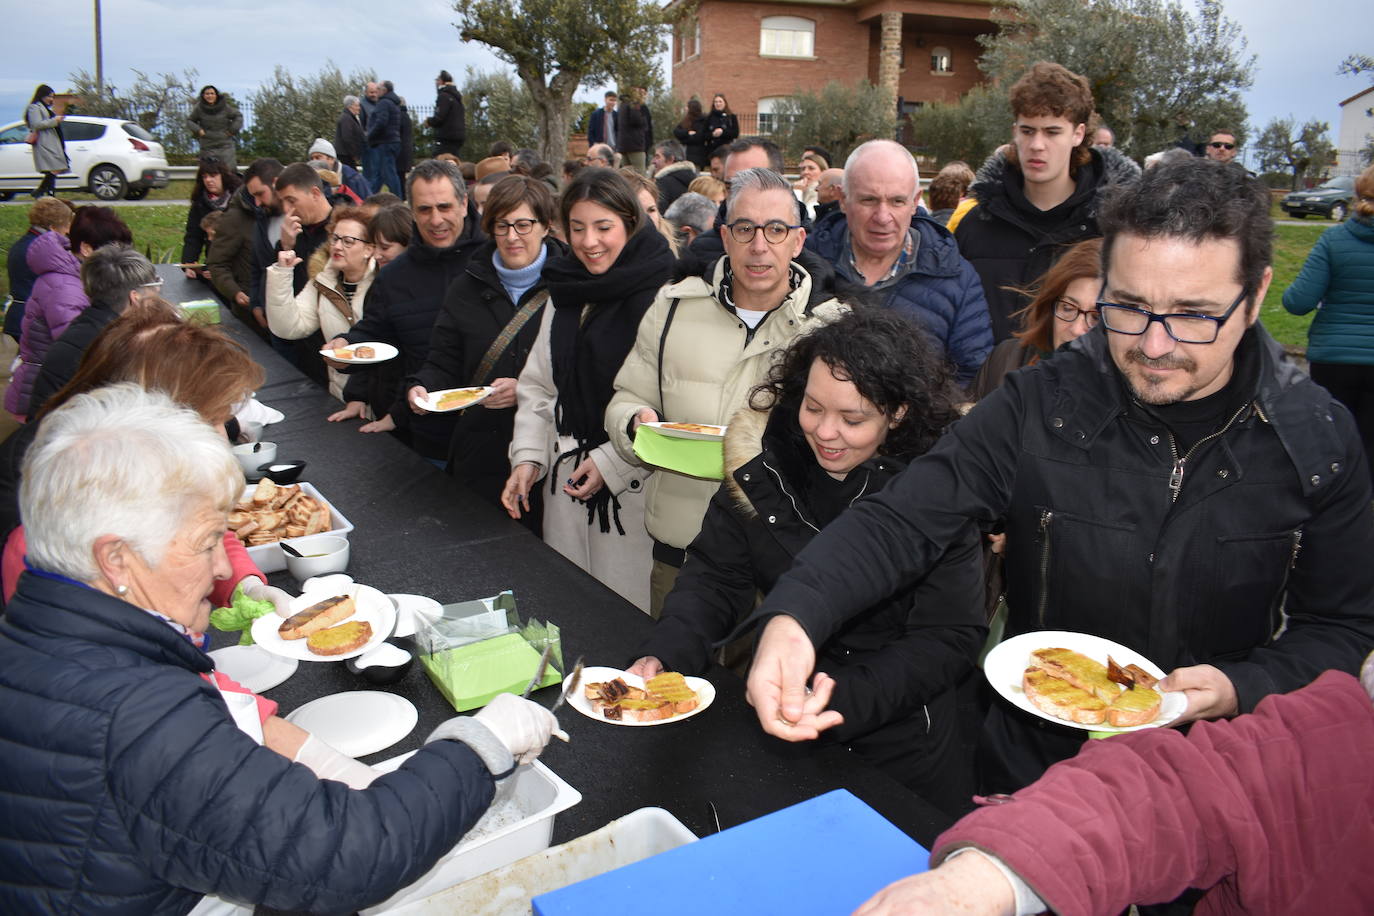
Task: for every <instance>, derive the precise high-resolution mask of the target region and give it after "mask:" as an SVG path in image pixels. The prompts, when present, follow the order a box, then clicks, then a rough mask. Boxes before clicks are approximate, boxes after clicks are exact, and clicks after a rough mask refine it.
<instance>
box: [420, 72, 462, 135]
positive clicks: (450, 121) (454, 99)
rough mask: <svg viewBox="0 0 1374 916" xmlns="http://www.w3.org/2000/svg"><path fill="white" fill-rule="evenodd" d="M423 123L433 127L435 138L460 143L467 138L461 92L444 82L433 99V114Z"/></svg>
mask: <svg viewBox="0 0 1374 916" xmlns="http://www.w3.org/2000/svg"><path fill="white" fill-rule="evenodd" d="M425 123H426V124H428V125H429V126H430V127H432V128H434V139H436V140H447V141H449V142H450V143H458V144H461V143H462V142H463V141H464V140H466V139H467V136H468V125H467V115H466V114H465V113H464V111H463V94H462V93H461V92H459V91H458V87H457V86H454V85H452V84H451V83H445V84H444V85H442V86H440V87H439V94H438V96H436V97H435V100H434V116H433V117H431V118H429V119H428V120H426V122H425Z"/></svg>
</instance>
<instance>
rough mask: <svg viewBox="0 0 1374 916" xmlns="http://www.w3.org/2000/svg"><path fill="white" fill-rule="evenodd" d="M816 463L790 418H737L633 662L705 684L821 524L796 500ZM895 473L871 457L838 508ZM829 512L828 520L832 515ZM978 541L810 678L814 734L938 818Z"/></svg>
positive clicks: (972, 631)
mask: <svg viewBox="0 0 1374 916" xmlns="http://www.w3.org/2000/svg"><path fill="white" fill-rule="evenodd" d="M815 462H816V459H815V456H814V455H813V454H812V452H811V449H810V447H809V446H808V445H807V444H806V441H805V440H804V439H803V438H802V437H801V432H800V430H799V429H798V428H797V423H796V417H795V415H788V416H783V415H781V414H780V413H778V412H777V411H774V412H773V413H772V414H771V415H770V414H766V413H762V412H759V411H755V410H750V409H747V408H746V409H745V410H741V411H740V412H738V413H737V414H735V416H734V417H733V418H732V419H731V421H730V426H729V431H728V432H727V433H726V441H725V467H726V477H725V482H724V483H723V484H722V485H721V487H720V489H719V490H718V491H717V492H716V495H715V496H714V497H713V498H712V500H711V503H710V506H709V508H708V509H707V510H706V515H705V517H704V519H703V521H702V527H701V533H700V534H699V535H698V536H697V538H696V539H695V540H694V541H693V542H692V544H691V546H689V547H688V548H687V562H686V563H685V564H684V565H683V567H682V570H681V572H680V573H679V574H678V577H677V582H676V584H675V585H674V587H673V590H672V592H671V593H670V594H669V595H668V597H667V600H666V601H665V603H664V607H663V614H662V617H661V618H660V619H659V622H658V624H657V625H656V626H655V627H654V629H653V630H652V631H651V632H650V634H649V636H648V638H647V639H646V640H645V641H644V643H643V644H642V645H641V646H640V650H639V651H638V652H637V653H636V657H640V656H645V655H652V656H656V657H657V658H658V659H659V660H660V661H661V662H662V663H663V665H664V667H665V668H666V669H667V670H670V671H682V672H684V673H687V674H702V673H705V671H706V669H707V668H708V667H709V665H710V662H711V647H712V645H713V644H714V643H718V642H720V641H721V640H723V639H724V638H725V637H726V636H727V635H728V634H729V633H730V632H731V631H732V630H733V629H734V628H735V627H736V625H737V624H739V622H740V621H742V620H744V619H745V618H746V617H747V616H748V615H749V612H750V611H751V609H752V608H753V607H754V602H755V597H756V595H757V594H758V593H760V592H762V593H765V594H766V593H767V592H768V591H769V590H770V589H772V588H773V585H774V584H775V583H776V582H777V581H778V580H779V579H780V578H781V577H782V576H783V574H784V573H786V572H787V570H788V569H789V568H791V566H792V563H793V560H794V559H795V558H796V556H797V554H798V553H800V552H801V551H802V549H803V548H804V547H805V546H806V545H807V544H809V543H810V542H811V540H812V538H814V537H815V536H816V533H817V531H818V529H821V528H824V527H825V526H827V525H828V524H830V523H831V522H833V521H834V519H835V516H834V515H833V514H829V513H827V514H821V513H826V512H827V510H824V509H818V508H817V503H816V501H814V500H812V499H810V498H809V496H810V494H809V492H808V490H809V486H810V485H809V479H810V477H811V475H812V474H813V473H814V467H815ZM904 467H905V465H904V464H903V463H902V462H901V461H899V460H896V459H894V458H890V457H883V456H879V457H875V458H872V459H870V460H869V461H867V462H865V463H864V464H862V465H860V466H859V467H858V468H856V469H855V470H853V471H851V472H850V474H849V477H848V478H847V479H846V480H845V487H846V493H852V494H853V495H852V496H851V497H850V498H851V500H857V501H860V502H861V501H862V500H860V497H867V496H868V495H869V494H872V493H876V492H878V491H879V490H881V489H882V488H883V487H884V486H885V485H887V484H888V482H889V481H891V480H892V478H893V475H895V474H896V473H898V472H899V471H901V470H902V469H903V468H904ZM833 511H834V510H833V509H832V510H829V512H831V513H833ZM979 544H980V537H979V533H978V531H977V530H975V528H974V526H973V525H971V524H966V525H964V526H963V530H962V531H961V532H960V533H959V535H958V536H957V537H956V538H955V539H954V541H953V543H951V545H950V546H949V548H948V549H947V550H946V551H945V554H944V556H943V557H942V560H941V562H940V564H939V565H938V566H936V567H935V568H934V569H933V570H932V571H931V573H930V575H928V576H926V577H925V578H924V579H922V580H921V581H919V582H915V583H914V584H910V585H908V586H906V587H904V588H902V589H900V590H899V591H897V592H896V594H894V595H892V596H890V597H882V598H879V599H878V600H875V601H874V602H873V603H872V605H870V606H869V607H868V608H867V609H866V610H865V611H863V612H861V613H860V614H858V615H856V616H855V617H853V618H852V619H851V620H850V621H849V622H848V623H847V624H845V625H844V627H842V628H841V629H839V630H837V631H836V632H835V633H834V634H833V635H831V636H830V637H829V638H828V639H827V640H826V641H825V643H824V644H823V645H822V646H821V647H820V649H819V651H818V653H817V662H816V668H817V670H820V671H825V672H827V673H828V674H830V675H832V676H833V677H834V678H835V682H836V687H835V694H834V697H833V699H832V700H831V703H830V708H831V709H835V710H837V711H839V712H840V713H841V714H843V716H844V720H845V721H844V724H843V725H841V726H838V727H836V728H834V729H832V730H830V731H829V732H827V733H826V734H827V735H828V736H829V738H830V739H831V740H835V741H841V742H845V743H846V744H848V745H849V746H851V747H852V748H853V749H854V750H856V751H858V752H859V753H860V754H863V755H864V756H865V757H867V758H869V759H870V760H871V761H872V762H873V763H875V764H877V765H879V766H882V767H883V768H884V769H887V770H888V771H889V772H890V773H891V775H892V776H893V777H894V778H896V779H898V780H899V781H901V782H904V783H906V784H907V785H908V786H911V787H912V788H914V789H915V790H916V791H918V792H920V793H921V794H922V795H923V796H924V797H926V798H929V799H930V800H932V801H935V802H937V803H939V804H945V805H949V806H950V807H952V808H953V807H957V806H958V804H959V803H960V802H961V801H962V799H949V798H947V797H942V796H944V795H945V793H944V792H943V791H942V790H941V789H939V788H937V787H943V786H944V785H945V784H947V779H946V777H947V776H949V775H952V774H951V773H949V772H948V771H950V770H951V769H958V770H959V771H960V772H962V773H963V774H965V775H966V774H967V773H968V770H969V769H970V765H971V761H970V760H968V759H967V758H966V757H965V755H963V754H962V753H961V752H960V749H959V740H958V736H957V733H958V723H957V719H956V716H957V713H956V710H955V705H956V704H955V701H954V687H955V685H956V684H957V683H958V682H959V681H960V679H962V678H963V677H965V676H967V675H968V674H969V673H970V672H971V671H973V664H974V660H975V659H976V657H977V655H978V650H979V649H980V648H981V646H982V644H983V640H984V639H985V638H986V636H987V629H986V627H984V626H983V573H982V557H981V550H980V546H979Z"/></svg>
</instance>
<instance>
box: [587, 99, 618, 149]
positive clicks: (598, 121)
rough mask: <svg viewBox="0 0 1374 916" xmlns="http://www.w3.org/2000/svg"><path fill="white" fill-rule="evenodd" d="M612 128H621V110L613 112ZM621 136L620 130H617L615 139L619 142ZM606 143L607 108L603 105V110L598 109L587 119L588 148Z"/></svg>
mask: <svg viewBox="0 0 1374 916" xmlns="http://www.w3.org/2000/svg"><path fill="white" fill-rule="evenodd" d="M611 127H613V128H619V127H620V109H619V108H617V109H615V110H614V111H612V112H611ZM619 134H620V131H619V130H616V137H615V139H617V140H619V139H620V136H619ZM605 142H606V108H605V106H604V105H603V106H602V107H601V108H598V109H597V110H596V111H593V112H592V113H591V115H590V116H589V117H588V118H587V145H588V146H591V145H593V144H595V143H605Z"/></svg>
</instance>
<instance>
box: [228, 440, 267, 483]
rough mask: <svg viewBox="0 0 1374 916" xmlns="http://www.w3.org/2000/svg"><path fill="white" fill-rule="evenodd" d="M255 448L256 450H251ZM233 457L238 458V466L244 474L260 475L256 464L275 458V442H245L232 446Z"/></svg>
mask: <svg viewBox="0 0 1374 916" xmlns="http://www.w3.org/2000/svg"><path fill="white" fill-rule="evenodd" d="M255 448H256V449H257V451H253V449H255ZM234 457H235V458H237V459H238V462H239V467H241V468H243V473H244V474H246V475H247V476H249V477H253V478H257V477H261V476H262V474H261V472H259V471H258V466H259V465H264V464H271V463H272V462H273V461H276V460H277V443H275V442H245V443H244V444H243V445H236V446H234Z"/></svg>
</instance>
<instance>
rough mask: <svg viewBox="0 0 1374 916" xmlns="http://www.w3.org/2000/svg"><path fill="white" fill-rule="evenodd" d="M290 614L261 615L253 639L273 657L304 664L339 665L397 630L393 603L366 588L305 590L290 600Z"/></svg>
mask: <svg viewBox="0 0 1374 916" xmlns="http://www.w3.org/2000/svg"><path fill="white" fill-rule="evenodd" d="M291 612H292V616H290V617H288V618H286V619H285V620H283V619H282V618H280V617H278V616H277V615H276V614H264V615H263V616H261V617H259V618H258V619H257V620H255V621H253V631H252V632H253V640H254V641H255V642H256V643H257V644H258V645H259V646H261V647H262V648H263V649H265V650H267V651H268V652H271V653H273V654H275V655H281V656H284V657H286V658H294V659H298V660H300V661H303V662H339V661H343V660H345V659H349V658H356V657H357V656H359V655H362V654H363V653H364V652H368V651H370V650H372V649H375V648H376V647H377V646H379V645H381V644H382V642H383V641H385V640H386V638H387V637H388V636H390V635H391V631H392V630H394V629H396V605H394V604H393V603H392V601H391V599H390V598H388V597H387V596H386V595H384V594H382V593H381V592H379V591H378V590H377V589H375V588H373V587H372V586H370V585H358V584H357V583H356V582H355V583H351V584H349V585H345V586H343V587H342V588H337V589H328V590H325V591H313V590H312V591H308V592H306V593H305V594H303V595H301V596H299V597H297V598H295V599H293V600H292V601H291Z"/></svg>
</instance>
